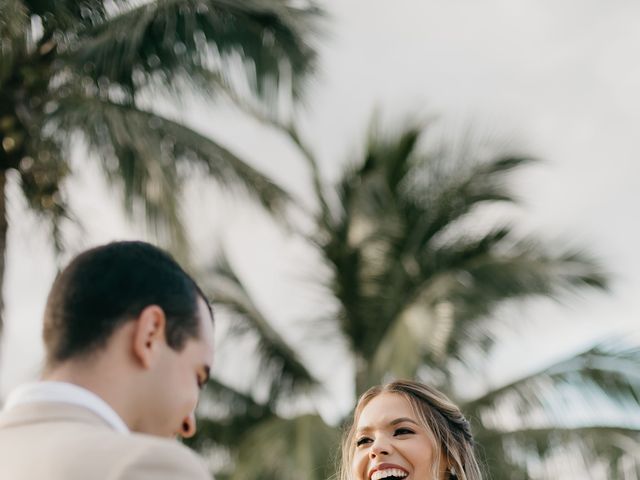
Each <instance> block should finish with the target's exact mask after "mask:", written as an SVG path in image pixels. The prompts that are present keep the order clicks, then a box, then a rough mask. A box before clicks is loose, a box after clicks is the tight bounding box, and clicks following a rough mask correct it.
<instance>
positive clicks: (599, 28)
mask: <svg viewBox="0 0 640 480" xmlns="http://www.w3.org/2000/svg"><path fill="white" fill-rule="evenodd" d="M322 4H323V5H324V6H325V8H327V10H328V11H329V13H330V17H329V18H328V19H327V22H326V27H327V36H326V38H325V40H324V43H323V44H322V47H321V50H320V51H321V63H320V72H319V75H318V77H317V78H316V79H315V81H314V82H313V84H312V85H311V86H310V89H309V92H308V96H307V108H306V110H305V111H304V113H303V114H301V115H300V121H301V125H302V129H301V130H302V134H303V136H304V138H305V139H306V140H307V141H308V143H309V144H310V145H311V146H312V148H313V149H314V151H315V152H317V154H318V156H319V158H320V159H321V162H322V168H323V173H324V175H325V178H326V179H327V181H329V182H330V181H331V180H333V179H335V178H336V176H337V175H338V174H339V172H340V169H341V168H343V166H344V165H345V161H346V160H347V159H349V158H353V157H354V155H356V154H357V152H358V149H359V148H361V146H362V143H363V141H364V135H365V132H366V130H367V128H368V125H369V122H370V118H371V115H372V113H373V112H374V111H377V112H378V115H379V116H380V117H381V118H383V119H384V120H385V125H390V126H393V125H394V124H395V123H397V122H400V121H401V120H402V119H404V118H407V117H409V116H412V115H413V116H416V115H418V116H427V117H429V118H431V117H434V118H436V119H437V124H438V125H439V126H440V127H441V128H442V129H443V131H446V132H450V133H451V135H454V136H455V135H456V134H458V133H459V132H462V131H465V129H466V128H468V127H469V126H470V127H471V128H472V129H473V131H474V132H479V133H480V134H485V133H486V134H487V135H490V136H493V137H496V138H499V139H504V141H505V142H507V143H509V144H510V145H513V146H515V147H516V148H517V149H519V150H521V151H523V152H526V153H528V154H530V155H532V156H534V157H536V158H539V159H541V162H540V163H539V164H538V165H536V166H534V167H529V168H528V169H527V170H526V171H525V172H523V173H522V174H519V175H518V176H516V177H515V178H514V184H513V185H514V189H515V191H516V193H517V194H518V196H519V197H520V198H521V199H522V203H523V206H522V207H521V209H520V211H519V216H518V218H519V226H520V228H521V229H522V231H524V232H532V233H536V234H542V235H543V236H544V237H545V238H549V239H550V240H553V241H560V242H566V243H567V244H568V245H575V246H584V247H585V248H587V249H588V250H589V251H590V252H592V253H593V254H594V255H596V256H597V257H598V258H599V259H601V260H602V262H603V264H604V265H605V266H606V268H607V269H608V270H609V271H610V272H611V275H612V278H613V289H612V292H611V294H609V295H603V294H600V293H585V294H583V295H582V296H581V297H580V298H573V299H568V300H567V301H566V302H565V303H564V304H563V305H551V304H546V303H545V304H540V305H535V306H533V307H532V308H528V309H527V310H526V311H524V312H523V315H524V316H525V317H526V319H527V322H524V324H525V325H527V326H525V327H523V331H521V332H518V333H517V334H516V333H515V332H511V333H505V336H506V337H505V338H507V339H508V340H509V341H507V342H504V346H503V347H501V348H500V349H499V350H498V351H497V352H496V354H495V357H494V361H493V367H492V369H490V371H488V372H487V375H488V381H489V382H493V383H495V384H499V383H501V382H504V381H506V380H507V379H509V378H512V377H515V376H518V375H519V374H521V373H522V372H523V371H525V370H527V369H531V368H535V366H536V365H537V366H541V365H544V364H546V363H548V362H550V361H552V360H553V359H557V358H560V357H562V356H563V355H566V354H567V353H570V352H573V351H576V350H578V349H580V348H583V347H585V346H586V345H590V344H591V343H593V342H595V341H598V340H599V339H603V338H606V337H608V336H610V335H616V334H617V335H625V336H626V335H629V334H631V335H636V336H637V335H638V331H639V327H640V322H639V319H640V295H638V292H640V248H638V245H639V244H640V243H639V241H640V221H639V219H638V213H637V210H638V206H640V162H639V161H638V159H639V158H640V136H639V135H638V134H637V129H638V126H639V125H640V89H639V88H638V85H640V64H638V62H637V58H639V57H640V28H638V26H640V25H639V23H640V20H638V19H640V4H638V2H635V1H631V0H630V1H622V0H610V1H608V2H602V1H599V0H597V1H596V0H518V1H514V0H484V1H480V2H478V1H477V0H475V1H471V0H447V1H445V0H442V1H434V0H394V1H393V2H390V1H379V2H371V1H361V0H345V1H341V2H324V3H322ZM179 115H180V116H181V118H182V119H183V120H184V121H185V122H187V123H188V124H189V125H191V126H192V127H193V128H195V129H197V130H198V131H201V132H203V133H207V134H211V135H215V136H216V138H222V139H223V141H224V142H225V143H226V144H227V145H229V146H230V148H232V149H233V150H234V151H236V152H237V153H239V154H241V155H243V156H245V157H246V158H248V159H250V161H251V162H252V163H253V164H254V165H256V166H257V167H259V168H261V169H263V170H264V171H265V172H267V173H268V174H270V175H272V176H273V177H274V178H275V179H276V180H278V181H279V182H281V183H282V184H283V185H285V186H286V187H287V188H288V189H290V190H291V191H292V192H293V193H294V194H295V195H297V196H299V197H300V198H302V199H303V200H304V199H308V198H309V194H308V191H309V188H310V185H309V182H308V178H307V177H306V175H305V170H304V166H303V164H302V162H301V160H300V159H299V158H298V157H297V156H296V154H295V152H294V151H293V149H292V148H291V147H290V146H288V145H287V144H286V142H284V141H283V140H282V138H280V137H279V136H278V135H277V134H275V133H274V132H271V131H268V130H266V129H264V128H263V127H262V126H260V125H258V124H257V123H255V122H252V121H249V120H247V119H246V118H245V117H244V116H243V115H240V114H238V113H236V112H233V111H231V110H230V109H228V108H223V107H212V106H209V105H204V104H202V102H199V103H194V104H193V105H191V106H190V108H187V109H184V110H182V111H181V112H179ZM81 160H82V159H76V160H75V161H76V163H78V162H80V161H81ZM82 164H83V165H84V163H82ZM14 180H15V179H14ZM69 191H70V194H71V198H72V207H73V208H74V211H76V212H77V214H78V216H79V217H80V218H81V220H82V223H83V228H84V234H83V235H81V233H83V232H81V231H80V230H77V231H76V232H75V233H73V234H72V235H71V238H72V240H71V241H70V254H71V253H75V252H77V251H79V250H81V249H84V248H86V247H88V246H91V245H94V244H97V243H103V242H105V241H109V240H112V239H119V238H134V237H140V236H144V232H143V230H142V229H141V228H140V227H139V226H137V225H131V224H128V223H127V221H126V220H125V219H124V218H123V217H122V215H121V214H120V212H119V209H118V206H117V204H116V203H115V202H114V194H113V193H112V192H110V191H109V190H108V189H107V188H106V187H105V185H104V184H103V183H102V182H101V180H100V179H99V177H98V175H97V174H96V169H95V168H93V167H86V166H83V167H82V168H81V169H79V170H78V171H77V172H76V175H75V176H74V178H73V180H72V181H71V182H70V185H69ZM188 197H189V198H188V200H187V201H186V202H185V205H186V206H187V207H186V212H185V213H186V216H187V218H188V220H189V222H190V225H191V234H192V236H193V243H194V251H195V252H197V255H196V257H197V258H198V259H199V261H201V262H202V263H206V261H209V260H210V259H211V258H212V256H213V250H214V249H215V246H216V245H217V244H218V243H219V241H218V239H221V242H222V245H224V246H225V248H226V249H227V250H228V252H229V256H230V257H231V259H232V261H233V262H234V264H235V265H236V266H237V268H238V270H239V272H240V273H241V274H242V275H243V278H244V279H245V281H246V282H247V283H248V284H249V286H250V287H251V288H252V291H253V292H254V293H255V295H256V298H257V301H258V303H259V305H260V306H261V308H263V309H264V310H265V311H266V312H267V313H268V314H269V315H270V316H271V317H272V318H274V321H275V323H276V324H277V325H278V326H279V327H280V329H281V331H282V332H283V335H285V337H287V338H289V339H290V340H292V341H293V342H296V344H298V345H300V344H301V343H302V342H304V341H305V337H304V335H305V334H304V333H303V331H302V329H301V328H297V326H296V325H297V323H296V322H298V321H299V320H300V319H305V318H308V317H309V316H310V314H311V313H315V312H317V311H318V309H320V310H321V309H322V308H323V307H322V305H323V300H325V299H324V298H323V296H322V292H321V291H319V289H317V288H314V287H313V286H312V285H313V281H314V280H315V279H316V276H317V269H318V264H317V259H316V258H315V257H314V255H313V252H311V251H310V250H309V249H308V248H307V247H305V245H304V244H303V242H301V241H300V240H299V239H296V238H291V237H290V236H288V235H287V234H286V233H285V232H283V231H282V230H281V229H278V228H275V227H274V226H273V225H272V224H271V223H270V222H269V221H268V220H267V219H265V218H264V216H263V215H261V214H260V213H259V212H257V211H256V210H255V209H248V208H244V207H242V206H240V205H239V204H238V203H236V202H234V201H232V200H229V199H227V198H222V197H221V196H220V195H218V194H217V193H215V192H212V191H210V188H209V187H206V186H205V185H203V184H201V183H197V184H196V185H194V186H193V187H192V188H191V190H190V192H189V195H188ZM8 201H9V219H10V225H11V230H10V233H9V240H8V241H9V248H8V258H7V276H6V279H5V286H4V294H5V299H6V334H5V338H4V346H3V350H2V362H1V363H0V364H1V365H2V369H1V370H2V371H1V372H0V398H2V397H3V396H4V395H6V392H7V391H8V390H9V389H10V388H12V387H13V386H15V385H17V384H18V383H20V382H23V381H25V380H28V379H31V378H35V377H36V376H37V373H38V370H39V366H40V363H41V358H42V347H41V344H40V340H39V334H40V325H41V316H42V311H43V307H44V302H45V300H46V294H47V291H48V288H49V286H50V284H51V282H52V280H53V277H54V275H55V271H56V264H55V261H54V259H53V256H52V252H51V249H50V247H49V246H48V239H47V237H46V234H45V233H44V232H43V231H42V229H39V228H38V222H37V219H35V218H33V217H32V216H30V215H28V214H25V212H24V204H23V202H22V200H21V199H20V196H19V193H18V189H17V187H16V186H15V182H14V184H13V186H12V187H11V190H10V192H9V196H8ZM337 348H338V349H339V346H338V347H337ZM316 353H317V352H316ZM304 354H305V355H311V357H310V358H311V360H312V362H313V368H314V371H315V372H316V373H317V375H318V376H319V377H320V378H322V379H324V380H326V381H327V383H328V385H329V387H330V388H329V393H328V395H327V398H325V399H324V400H322V401H321V402H320V404H319V405H318V408H319V409H320V410H321V411H322V412H323V414H324V415H326V416H327V417H329V418H331V417H332V416H333V417H335V415H337V413H336V412H340V411H346V410H348V408H349V406H350V404H351V402H352V401H353V399H352V398H351V397H350V395H349V394H345V393H344V392H350V391H351V386H350V384H349V377H350V375H349V373H350V371H351V368H352V366H351V365H349V363H348V361H347V360H346V359H345V356H341V355H336V356H335V357H332V358H331V359H329V360H326V361H323V362H318V361H313V354H314V353H313V352H305V353H304ZM222 355H223V358H224V352H222ZM232 372H235V370H233V369H231V368H227V366H226V365H224V362H222V365H221V366H220V367H219V373H220V374H221V375H222V376H223V377H224V376H225V375H227V376H229V375H231V373H232Z"/></svg>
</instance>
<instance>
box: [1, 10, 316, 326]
mask: <svg viewBox="0 0 640 480" xmlns="http://www.w3.org/2000/svg"><path fill="white" fill-rule="evenodd" d="M320 17H321V12H320V11H319V10H318V9H317V8H316V7H314V6H313V5H312V4H311V3H307V4H301V3H297V4H295V5H294V4H293V3H292V2H289V1H288V0H250V1H243V2H230V1H227V0H155V1H145V2H139V1H133V0H112V1H105V0H81V1H68V0H55V1H54V0H33V1H27V0H22V1H20V0H7V1H3V2H2V3H0V145H1V146H2V148H0V166H1V168H0V175H1V176H2V178H3V179H4V178H5V176H6V172H7V171H8V170H17V171H18V174H19V175H18V176H19V178H20V181H21V186H22V189H23V191H24V194H25V196H26V198H27V201H28V205H29V206H30V207H31V208H32V209H34V210H35V211H36V212H37V213H39V214H40V215H41V216H42V217H43V219H45V220H46V221H48V222H50V223H51V226H52V232H53V236H54V244H55V246H56V249H57V250H60V249H62V248H63V239H62V237H61V235H60V222H61V220H63V219H65V218H69V217H71V214H70V212H69V208H68V204H67V199H66V194H65V178H66V177H67V176H68V175H69V174H70V173H72V172H71V170H70V152H71V148H72V146H73V145H74V144H77V142H75V141H74V139H82V140H84V141H85V144H86V145H88V146H89V148H90V150H91V152H92V153H93V154H95V157H96V158H97V159H99V160H100V162H101V165H102V167H103V170H104V171H105V173H106V177H107V179H108V180H109V182H111V183H114V184H115V185H117V186H119V187H121V189H122V198H123V200H124V204H125V207H126V210H127V211H128V212H129V213H131V214H133V215H134V216H135V217H136V218H140V217H141V218H144V219H146V221H147V222H148V224H149V225H150V226H152V227H153V228H154V229H155V231H156V232H157V233H158V235H159V239H160V240H161V241H164V242H167V243H171V244H172V245H173V246H174V247H177V248H179V249H181V251H184V250H185V243H186V238H185V235H184V232H183V228H182V224H181V222H180V205H179V200H180V192H181V187H182V186H183V184H184V182H185V181H186V180H187V179H188V178H189V177H190V176H193V174H195V173H200V172H205V173H206V174H207V175H209V176H211V177H212V178H214V179H216V180H217V181H218V182H219V184H220V185H223V186H224V187H234V186H240V187H241V188H242V189H243V190H244V191H248V192H250V196H251V197H253V198H254V199H257V200H258V201H259V202H260V203H261V204H262V205H263V206H264V207H266V208H267V209H269V210H270V211H271V212H282V207H283V205H284V203H285V202H287V200H288V197H287V195H286V194H285V193H284V191H283V190H282V189H280V188H278V187H277V186H275V185H274V184H273V183H272V182H271V181H270V180H269V179H268V178H266V177H265V176H264V175H263V174H261V173H260V172H259V171H257V170H256V169H254V168H253V167H251V166H249V165H247V163H246V162H245V161H244V159H241V158H239V157H238V156H236V155H234V154H233V153H232V152H231V151H229V150H228V149H227V148H225V147H223V146H222V145H221V144H220V143H219V142H217V141H215V140H213V139H209V138H207V137H206V136H204V135H202V134H200V133H198V132H195V131H193V130H192V129H190V128H189V127H188V126H187V125H185V124H183V123H181V122H180V121H178V120H176V119H170V118H166V117H163V116H161V115H159V114H158V113H157V112H154V111H153V110H152V109H150V108H149V104H150V102H149V99H150V98H154V100H155V101H157V100H158V99H162V100H166V101H169V102H174V103H175V102H176V101H181V100H183V99H192V98H193V97H194V96H196V97H197V96H200V97H203V98H207V99H208V98H211V96H212V95H213V94H215V93H216V92H217V91H233V92H234V93H235V98H237V99H242V100H243V101H251V102H258V103H259V104H264V105H266V106H269V107H272V108H273V106H274V105H275V106H277V105H279V103H282V102H283V101H285V100H287V99H288V100H289V102H291V101H292V100H295V99H297V98H299V97H300V96H301V95H302V93H303V91H304V85H305V84H306V82H307V79H308V77H309V76H310V75H311V74H313V72H314V70H315V64H316V52H315V45H314V42H315V37H316V33H317V32H316V23H317V21H318V20H319V19H320ZM78 134H79V135H78ZM2 185H4V180H3V182H2ZM2 205H3V207H2V208H3V210H2V211H0V216H2V218H5V216H6V212H5V211H4V204H2ZM3 225H5V226H4V227H3V228H2V229H1V231H0V237H1V239H2V240H1V241H0V245H2V246H3V245H4V239H5V237H6V224H5V223H3ZM0 255H1V256H3V257H4V247H2V251H0ZM0 286H1V285H0ZM1 327H2V322H1V321H0V330H1Z"/></svg>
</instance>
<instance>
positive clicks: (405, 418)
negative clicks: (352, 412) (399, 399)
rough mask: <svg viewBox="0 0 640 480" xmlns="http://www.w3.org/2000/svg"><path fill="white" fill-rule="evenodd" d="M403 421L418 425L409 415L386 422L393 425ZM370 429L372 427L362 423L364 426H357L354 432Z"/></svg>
mask: <svg viewBox="0 0 640 480" xmlns="http://www.w3.org/2000/svg"><path fill="white" fill-rule="evenodd" d="M405 422H409V423H413V424H414V425H417V426H420V424H419V423H418V422H416V421H415V420H414V419H413V418H409V417H399V418H396V419H394V420H391V421H390V422H389V423H388V425H392V426H393V425H397V424H399V423H405ZM371 429H372V428H371V427H370V426H368V425H364V426H362V427H360V428H358V429H357V430H356V433H358V434H360V433H363V432H367V431H369V430H371Z"/></svg>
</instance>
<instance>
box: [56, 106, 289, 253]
mask: <svg viewBox="0 0 640 480" xmlns="http://www.w3.org/2000/svg"><path fill="white" fill-rule="evenodd" d="M52 120H53V121H54V122H55V123H56V126H57V128H58V130H59V131H60V132H64V131H68V130H79V131H81V132H82V133H83V134H84V137H85V139H86V141H87V142H88V144H89V145H90V147H92V150H93V151H94V152H95V153H96V154H98V155H100V156H101V157H102V159H103V163H102V165H103V167H104V170H105V173H106V175H107V176H108V178H109V179H110V180H111V181H112V182H113V183H114V184H120V185H122V187H123V194H124V200H125V204H126V206H127V211H129V212H135V211H136V207H137V208H138V211H139V210H140V209H142V210H143V213H144V214H146V216H147V218H148V220H149V221H150V224H151V225H154V226H155V227H156V228H157V229H159V228H160V227H164V228H166V229H167V231H168V235H167V236H169V237H170V238H172V239H173V241H174V243H175V244H177V245H181V244H183V243H184V238H183V229H182V226H181V222H180V211H179V205H178V199H177V198H176V192H178V191H180V190H179V187H180V186H181V185H182V184H183V182H184V181H185V180H186V179H187V178H188V177H189V175H190V174H191V173H193V172H194V169H195V171H202V170H203V169H204V170H205V172H206V173H207V174H208V175H210V176H211V177H212V178H214V179H215V180H217V181H218V182H219V184H220V185H221V186H222V187H224V188H233V187H236V188H237V187H242V188H243V189H244V190H245V191H247V192H249V193H250V194H251V195H253V196H254V198H256V199H258V201H260V202H261V204H262V205H263V206H264V207H265V208H267V209H268V210H271V211H274V212H277V211H281V208H282V206H283V205H284V202H285V201H286V200H287V194H286V193H285V192H284V191H283V190H282V189H280V188H279V187H277V186H276V185H275V184H274V183H273V182H271V181H270V180H268V179H267V178H266V177H264V176H263V175H262V174H260V173H259V172H258V171H257V170H255V169H254V168H252V167H250V166H249V165H247V164H245V163H244V162H243V161H242V160H241V159H239V158H238V157H237V156H236V155H234V154H233V153H232V152H230V151H229V150H227V149H226V148H224V147H222V146H220V145H219V144H217V143H216V142H215V141H213V140H211V139H209V138H207V137H205V136H204V135H201V134H199V133H197V132H195V131H193V130H191V129H189V128H188V127H185V126H184V125H181V124H179V123H177V122H175V121H173V120H170V119H167V118H164V117H162V116H160V115H157V114H154V113H151V112H146V111H143V110H140V109H138V108H136V107H134V106H132V105H122V104H118V103H114V102H110V101H108V100H102V99H96V98H91V97H80V96H78V97H68V98H65V99H63V100H62V101H61V102H60V104H59V107H58V109H57V110H56V112H55V114H54V115H53V117H52ZM159 232H160V233H162V231H160V230H159Z"/></svg>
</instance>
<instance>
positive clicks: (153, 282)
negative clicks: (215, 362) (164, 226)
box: [43, 242, 205, 365]
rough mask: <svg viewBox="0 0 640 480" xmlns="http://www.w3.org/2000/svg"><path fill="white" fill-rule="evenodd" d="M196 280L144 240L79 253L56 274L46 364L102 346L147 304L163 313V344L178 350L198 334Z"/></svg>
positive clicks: (47, 323) (50, 300) (47, 319)
mask: <svg viewBox="0 0 640 480" xmlns="http://www.w3.org/2000/svg"><path fill="white" fill-rule="evenodd" d="M198 297H202V298H203V299H204V298H205V297H204V294H203V293H202V291H201V290H200V288H199V287H198V285H197V284H196V283H195V281H194V280H193V279H192V278H191V277H190V276H189V275H188V274H187V273H186V272H185V271H184V270H183V269H182V268H181V267H180V265H178V263H176V261H175V260H174V259H173V258H172V257H171V256H170V255H169V254H168V253H166V252H164V251H163V250H160V249H159V248H157V247H154V246H153V245H150V244H148V243H144V242H114V243H110V244H107V245H103V246H101V247H97V248H93V249H91V250H87V251H86V252H84V253H82V254H80V255H78V256H77V257H76V258H75V259H74V260H73V261H72V262H71V263H70V264H69V265H68V266H67V267H66V268H65V269H64V270H63V271H62V272H61V273H60V274H59V275H58V277H57V278H56V280H55V281H54V283H53V286H52V287H51V292H50V293H49V298H48V300H47V306H46V309H45V315H44V332H43V336H44V343H45V347H46V351H47V363H48V364H49V365H51V364H54V363H57V362H61V361H64V360H68V359H70V358H72V357H76V356H80V355H84V354H87V353H90V352H92V351H95V350H97V349H99V348H101V347H103V346H104V345H105V344H106V342H107V340H108V339H109V338H110V337H111V335H112V334H113V332H114V331H115V330H116V329H117V328H118V327H119V326H121V325H123V324H124V323H125V322H127V321H129V320H132V319H134V318H136V317H137V316H138V315H139V314H140V313H141V312H142V310H143V309H144V308H145V307H147V306H149V305H157V306H159V307H160V308H162V310H163V311H164V313H165V315H166V322H167V323H166V336H167V343H168V344H169V346H170V347H171V348H173V349H174V350H181V349H182V348H183V347H184V344H185V342H186V341H187V339H189V338H197V337H198V336H199V323H198Z"/></svg>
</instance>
